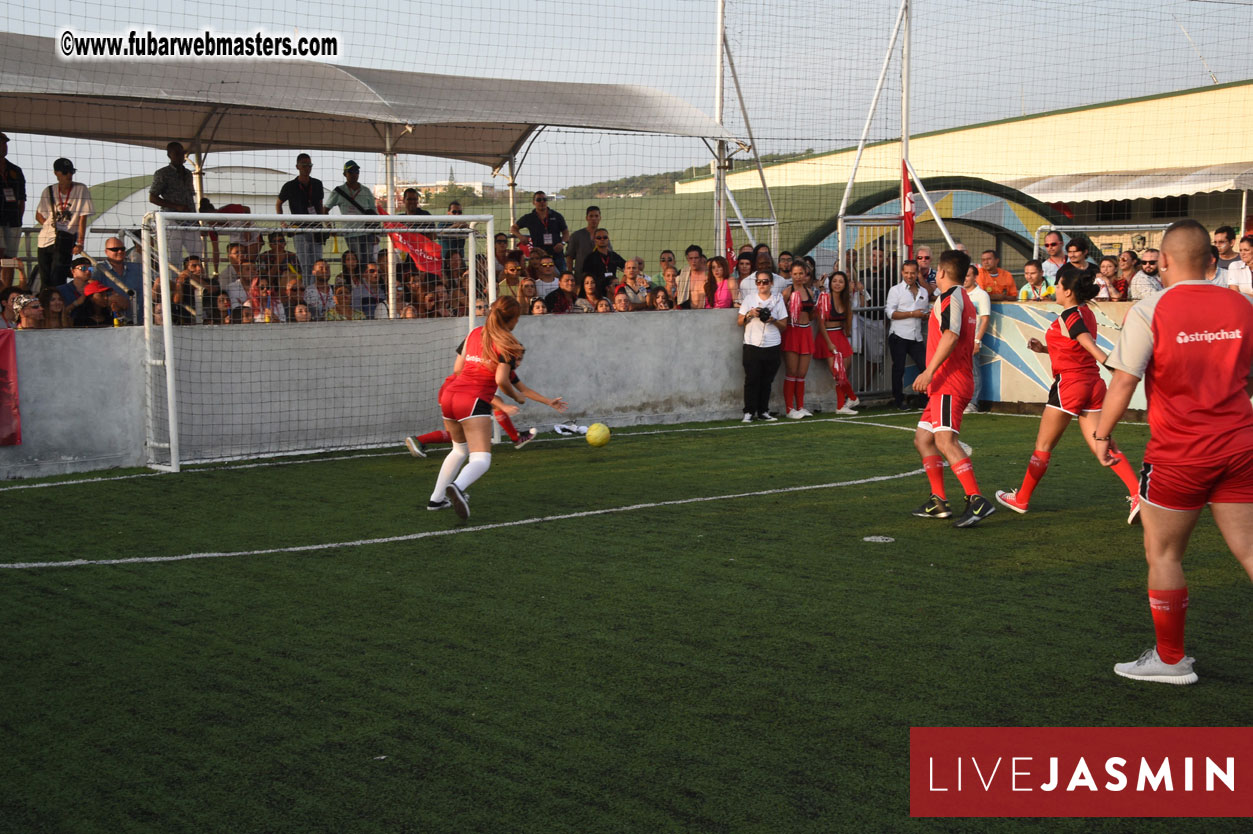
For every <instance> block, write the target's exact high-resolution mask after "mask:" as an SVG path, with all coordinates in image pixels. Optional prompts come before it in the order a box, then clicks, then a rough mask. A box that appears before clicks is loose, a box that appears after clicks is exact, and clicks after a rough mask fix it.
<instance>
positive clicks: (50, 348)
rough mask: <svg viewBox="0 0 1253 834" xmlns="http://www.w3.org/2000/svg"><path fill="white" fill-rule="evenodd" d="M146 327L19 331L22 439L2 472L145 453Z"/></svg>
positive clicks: (39, 471)
mask: <svg viewBox="0 0 1253 834" xmlns="http://www.w3.org/2000/svg"><path fill="white" fill-rule="evenodd" d="M143 336H144V334H143V330H142V329H140V328H137V327H128V328H112V329H108V330H46V331H18V333H17V384H18V396H19V401H20V403H21V413H22V445H20V446H0V478H24V477H33V476H37V475H59V474H64V473H68V472H86V471H90V470H93V469H107V468H110V467H119V466H142V465H143V464H144V462H145V458H144V420H145V416H144V382H143V362H142V360H143V355H144V354H143Z"/></svg>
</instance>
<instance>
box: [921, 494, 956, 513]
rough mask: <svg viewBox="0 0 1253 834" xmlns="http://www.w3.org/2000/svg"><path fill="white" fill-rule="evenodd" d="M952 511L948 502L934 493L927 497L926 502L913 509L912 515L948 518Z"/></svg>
mask: <svg viewBox="0 0 1253 834" xmlns="http://www.w3.org/2000/svg"><path fill="white" fill-rule="evenodd" d="M952 514H953V511H952V510H950V509H949V508H948V502H947V501H945V500H944V499H943V498H941V497H940V496H938V495H936V494H935V493H932V494H931V497H930V498H929V499H927V503H925V504H923V505H922V506H921V507H919V508H918V509H916V510H914V515H916V516H918V517H919V518H948V517H949V516H951V515H952Z"/></svg>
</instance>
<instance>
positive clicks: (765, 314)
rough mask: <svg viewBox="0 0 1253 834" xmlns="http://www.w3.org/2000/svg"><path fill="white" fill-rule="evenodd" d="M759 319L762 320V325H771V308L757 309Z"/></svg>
mask: <svg viewBox="0 0 1253 834" xmlns="http://www.w3.org/2000/svg"><path fill="white" fill-rule="evenodd" d="M757 318H759V319H760V320H761V323H762V324H769V323H770V308H769V307H758V308H757Z"/></svg>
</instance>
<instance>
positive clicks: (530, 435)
mask: <svg viewBox="0 0 1253 834" xmlns="http://www.w3.org/2000/svg"><path fill="white" fill-rule="evenodd" d="M537 434H539V429H534V428H533V429H531V430H529V431H524V432H522V434H520V435H518V442H517V443H514V444H513V448H515V449H521V448H522V447H523V446H525V445H526V444H528V443H530V442H531V441H532V440H534V439H535V435H537Z"/></svg>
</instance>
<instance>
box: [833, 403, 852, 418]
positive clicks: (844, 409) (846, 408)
mask: <svg viewBox="0 0 1253 834" xmlns="http://www.w3.org/2000/svg"><path fill="white" fill-rule="evenodd" d="M835 413H836V414H852V415H854V416H856V414H857V412H856V411H855V410H854V409H853V407H852V406H851V405H849V404H848V403H844V405H842V406H840V407H839V408H837V409H836V410H835Z"/></svg>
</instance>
